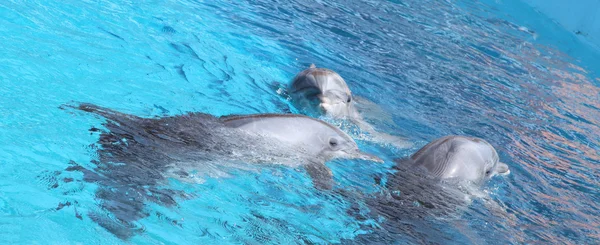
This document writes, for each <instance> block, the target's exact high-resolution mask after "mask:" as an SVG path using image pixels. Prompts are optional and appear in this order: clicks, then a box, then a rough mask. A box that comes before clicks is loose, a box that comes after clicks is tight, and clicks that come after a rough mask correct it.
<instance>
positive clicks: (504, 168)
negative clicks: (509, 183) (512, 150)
mask: <svg viewBox="0 0 600 245" xmlns="http://www.w3.org/2000/svg"><path fill="white" fill-rule="evenodd" d="M496 173H498V175H508V174H510V169H509V168H508V165H506V163H502V162H498V164H497V165H496Z"/></svg>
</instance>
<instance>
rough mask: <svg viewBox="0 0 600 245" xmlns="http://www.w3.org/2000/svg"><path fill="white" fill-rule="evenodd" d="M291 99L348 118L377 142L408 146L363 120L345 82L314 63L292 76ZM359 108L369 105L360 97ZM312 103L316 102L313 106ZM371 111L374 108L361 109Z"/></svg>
mask: <svg viewBox="0 0 600 245" xmlns="http://www.w3.org/2000/svg"><path fill="white" fill-rule="evenodd" d="M290 87H291V88H290V91H291V94H292V98H293V100H294V101H295V102H296V103H297V104H298V105H300V107H302V108H306V109H309V110H314V109H316V108H315V107H317V108H318V111H319V113H320V112H323V113H324V114H325V115H326V116H328V117H331V118H334V119H348V120H350V121H351V122H352V123H354V124H355V125H357V126H358V127H360V128H361V129H362V130H363V131H365V132H368V133H369V134H370V135H371V136H372V140H373V141H375V142H379V143H391V144H393V145H395V146H396V147H399V148H408V147H410V146H412V144H411V143H409V142H408V141H407V140H406V139H404V138H402V137H398V136H393V135H388V134H385V133H381V132H377V130H376V129H375V127H374V126H373V125H371V124H370V123H368V122H366V121H365V120H364V119H363V116H362V115H361V113H359V111H358V109H357V106H358V105H359V104H357V103H356V102H357V98H356V97H353V96H352V92H351V91H350V88H349V87H348V85H347V84H346V81H345V80H344V79H343V78H342V77H341V76H340V75H339V74H338V73H336V72H335V71H332V70H329V69H326V68H317V67H316V66H315V65H314V64H311V66H310V67H309V68H308V69H306V70H303V71H301V72H300V73H298V74H297V75H296V77H294V79H293V80H292V82H291V85H290ZM362 101H363V103H361V104H363V107H364V106H366V105H371V107H373V103H368V102H367V101H364V100H362ZM315 102H317V103H318V105H315ZM364 109H365V110H372V109H375V108H364Z"/></svg>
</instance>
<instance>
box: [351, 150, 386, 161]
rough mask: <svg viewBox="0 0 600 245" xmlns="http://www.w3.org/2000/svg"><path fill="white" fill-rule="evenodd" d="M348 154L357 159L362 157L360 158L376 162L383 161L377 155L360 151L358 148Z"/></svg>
mask: <svg viewBox="0 0 600 245" xmlns="http://www.w3.org/2000/svg"><path fill="white" fill-rule="evenodd" d="M350 155H351V156H352V158H357V159H362V160H367V161H372V162H378V163H383V159H381V158H379V157H378V156H375V155H372V154H369V153H365V152H362V151H360V150H357V151H355V152H353V153H350Z"/></svg>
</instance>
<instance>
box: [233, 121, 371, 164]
mask: <svg viewBox="0 0 600 245" xmlns="http://www.w3.org/2000/svg"><path fill="white" fill-rule="evenodd" d="M222 120H223V122H224V123H225V125H227V126H229V127H234V128H238V129H241V130H243V131H246V132H252V133H256V134H259V135H262V136H263V138H264V139H273V140H276V141H275V142H277V143H276V145H275V146H280V145H281V146H287V147H291V148H293V149H297V150H298V151H301V152H303V154H305V155H307V156H309V157H316V158H320V159H322V160H324V161H328V160H330V159H334V158H345V159H357V158H358V159H364V160H371V161H376V162H382V160H381V159H380V158H378V157H376V156H373V155H370V154H367V153H364V152H362V151H360V150H359V149H358V145H357V144H356V142H355V141H354V140H353V139H352V138H351V137H350V136H349V135H348V134H346V133H344V132H343V131H342V130H340V129H339V128H337V127H335V126H333V125H331V124H329V123H326V122H324V121H321V120H318V119H315V118H311V117H307V116H303V115H293V114H257V115H246V116H230V117H226V118H223V119H222Z"/></svg>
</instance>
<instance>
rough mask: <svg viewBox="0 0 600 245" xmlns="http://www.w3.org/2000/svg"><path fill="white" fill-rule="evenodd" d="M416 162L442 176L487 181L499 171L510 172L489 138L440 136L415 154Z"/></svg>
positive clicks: (435, 174)
mask: <svg viewBox="0 0 600 245" xmlns="http://www.w3.org/2000/svg"><path fill="white" fill-rule="evenodd" d="M411 158H412V160H413V161H414V164H415V165H417V166H421V169H424V170H426V171H427V172H428V174H430V175H432V176H434V177H438V178H441V179H455V180H465V181H470V182H473V183H478V184H480V183H483V182H485V181H487V180H489V179H490V178H492V177H493V176H495V175H504V174H508V173H510V171H509V169H508V165H506V164H504V163H501V162H500V161H499V157H498V153H497V152H496V150H495V149H494V147H493V146H492V145H490V144H489V143H488V142H487V141H485V140H483V139H479V138H472V137H463V136H447V137H443V138H440V139H437V140H435V141H433V142H431V143H429V144H428V145H426V146H424V147H423V148H422V149H421V150H419V151H418V152H417V153H415V154H414V155H413V156H412V157H411Z"/></svg>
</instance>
